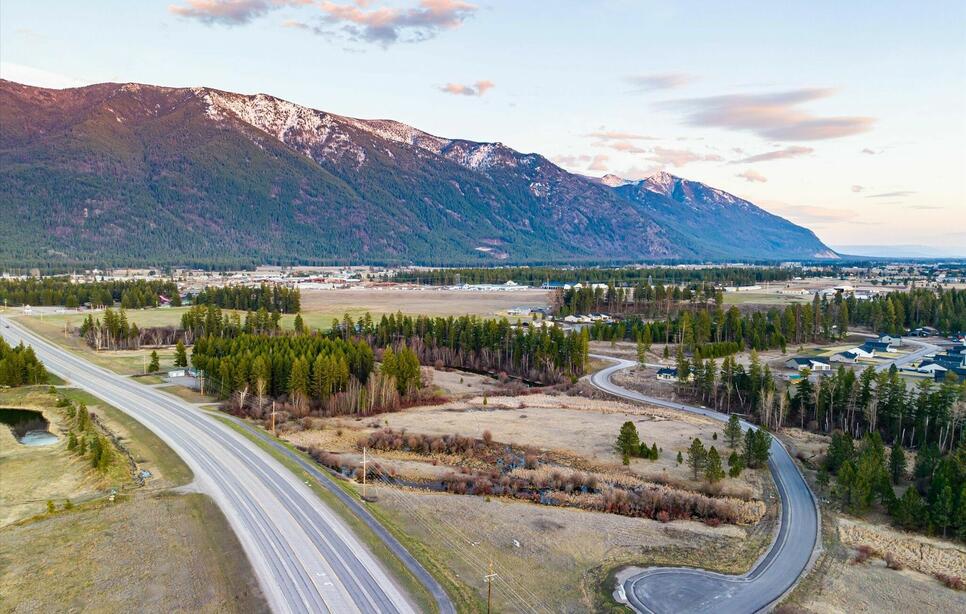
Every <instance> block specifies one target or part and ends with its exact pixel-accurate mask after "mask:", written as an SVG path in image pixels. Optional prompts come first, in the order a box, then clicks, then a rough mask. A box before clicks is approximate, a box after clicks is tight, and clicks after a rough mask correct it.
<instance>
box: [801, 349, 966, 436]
mask: <svg viewBox="0 0 966 614" xmlns="http://www.w3.org/2000/svg"><path fill="white" fill-rule="evenodd" d="M807 375H808V373H807V370H806V372H804V373H803V375H802V377H801V379H799V380H798V382H797V383H796V384H795V386H794V392H795V394H794V397H791V396H790V395H788V396H789V401H788V403H787V405H788V406H789V408H790V410H791V412H790V413H791V416H790V421H791V422H793V423H797V424H798V425H799V426H802V427H804V428H808V429H810V430H822V431H823V432H826V433H828V432H832V431H835V430H841V431H843V432H845V433H849V434H850V436H852V437H856V438H859V437H862V436H863V435H866V434H878V435H879V436H881V437H882V438H884V439H885V441H888V442H892V443H893V444H894V445H903V446H906V447H908V448H923V447H925V446H927V445H931V444H935V445H937V446H939V448H940V449H941V450H942V451H944V452H945V451H949V450H952V449H954V448H955V447H957V446H959V445H961V444H962V443H963V442H964V441H966V433H964V428H963V426H964V417H966V384H958V383H956V381H955V378H954V377H951V378H949V379H946V380H944V381H943V382H940V383H938V384H937V383H935V382H934V381H932V380H931V379H924V380H921V381H920V382H918V383H917V384H916V385H915V386H908V385H907V384H906V382H905V380H903V379H902V378H901V377H900V376H899V372H898V370H897V369H896V368H895V367H894V366H893V367H892V368H890V369H889V370H888V371H883V372H876V371H875V369H874V368H873V367H871V366H870V367H868V368H866V369H865V370H864V371H862V372H861V373H859V374H856V372H855V371H853V370H851V369H846V368H845V367H844V366H841V365H840V366H839V368H838V370H836V371H835V372H834V373H833V374H831V375H829V376H827V377H823V378H821V380H819V382H818V385H816V384H815V383H814V382H812V381H811V380H810V379H809V378H808V377H807Z"/></svg>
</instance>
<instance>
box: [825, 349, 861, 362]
mask: <svg viewBox="0 0 966 614" xmlns="http://www.w3.org/2000/svg"><path fill="white" fill-rule="evenodd" d="M858 361H859V355H858V354H856V353H855V352H852V351H846V352H839V353H838V354H835V355H834V356H832V357H831V358H829V362H844V363H846V364H855V363H857V362H858Z"/></svg>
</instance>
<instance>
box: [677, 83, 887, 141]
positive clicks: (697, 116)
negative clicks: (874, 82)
mask: <svg viewBox="0 0 966 614" xmlns="http://www.w3.org/2000/svg"><path fill="white" fill-rule="evenodd" d="M832 93H833V90H831V89H820V88H810V89H798V90H788V91H784V92H775V93H770V94H733V95H726V96H711V97H707V98H689V99H682V100H672V101H668V102H664V103H661V105H660V106H662V107H664V108H668V109H672V110H677V111H682V112H684V113H685V122H686V123H688V124H690V125H692V126H707V127H713V128H724V129H728V130H740V131H745V132H752V133H754V134H757V135H758V136H761V137H762V138H766V139H774V140H778V141H818V140H824V139H837V138H841V137H846V136H851V135H853V134H859V133H862V132H866V131H868V130H871V129H872V125H873V123H874V122H875V120H874V119H873V118H871V117H818V116H815V115H811V114H810V113H808V112H806V111H803V110H801V108H800V105H802V104H803V103H806V102H810V101H813V100H820V99H822V98H827V97H828V96H831V95H832Z"/></svg>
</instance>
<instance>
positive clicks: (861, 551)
mask: <svg viewBox="0 0 966 614" xmlns="http://www.w3.org/2000/svg"><path fill="white" fill-rule="evenodd" d="M875 554H876V552H875V550H874V549H873V548H872V546H866V545H862V546H857V547H856V549H855V556H854V557H852V561H851V563H852V564H853V565H860V564H862V563H865V562H866V561H868V560H869V557H872V556H875Z"/></svg>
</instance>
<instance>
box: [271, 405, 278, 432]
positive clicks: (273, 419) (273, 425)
mask: <svg viewBox="0 0 966 614" xmlns="http://www.w3.org/2000/svg"><path fill="white" fill-rule="evenodd" d="M272 435H277V433H276V432H275V401H272Z"/></svg>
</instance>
